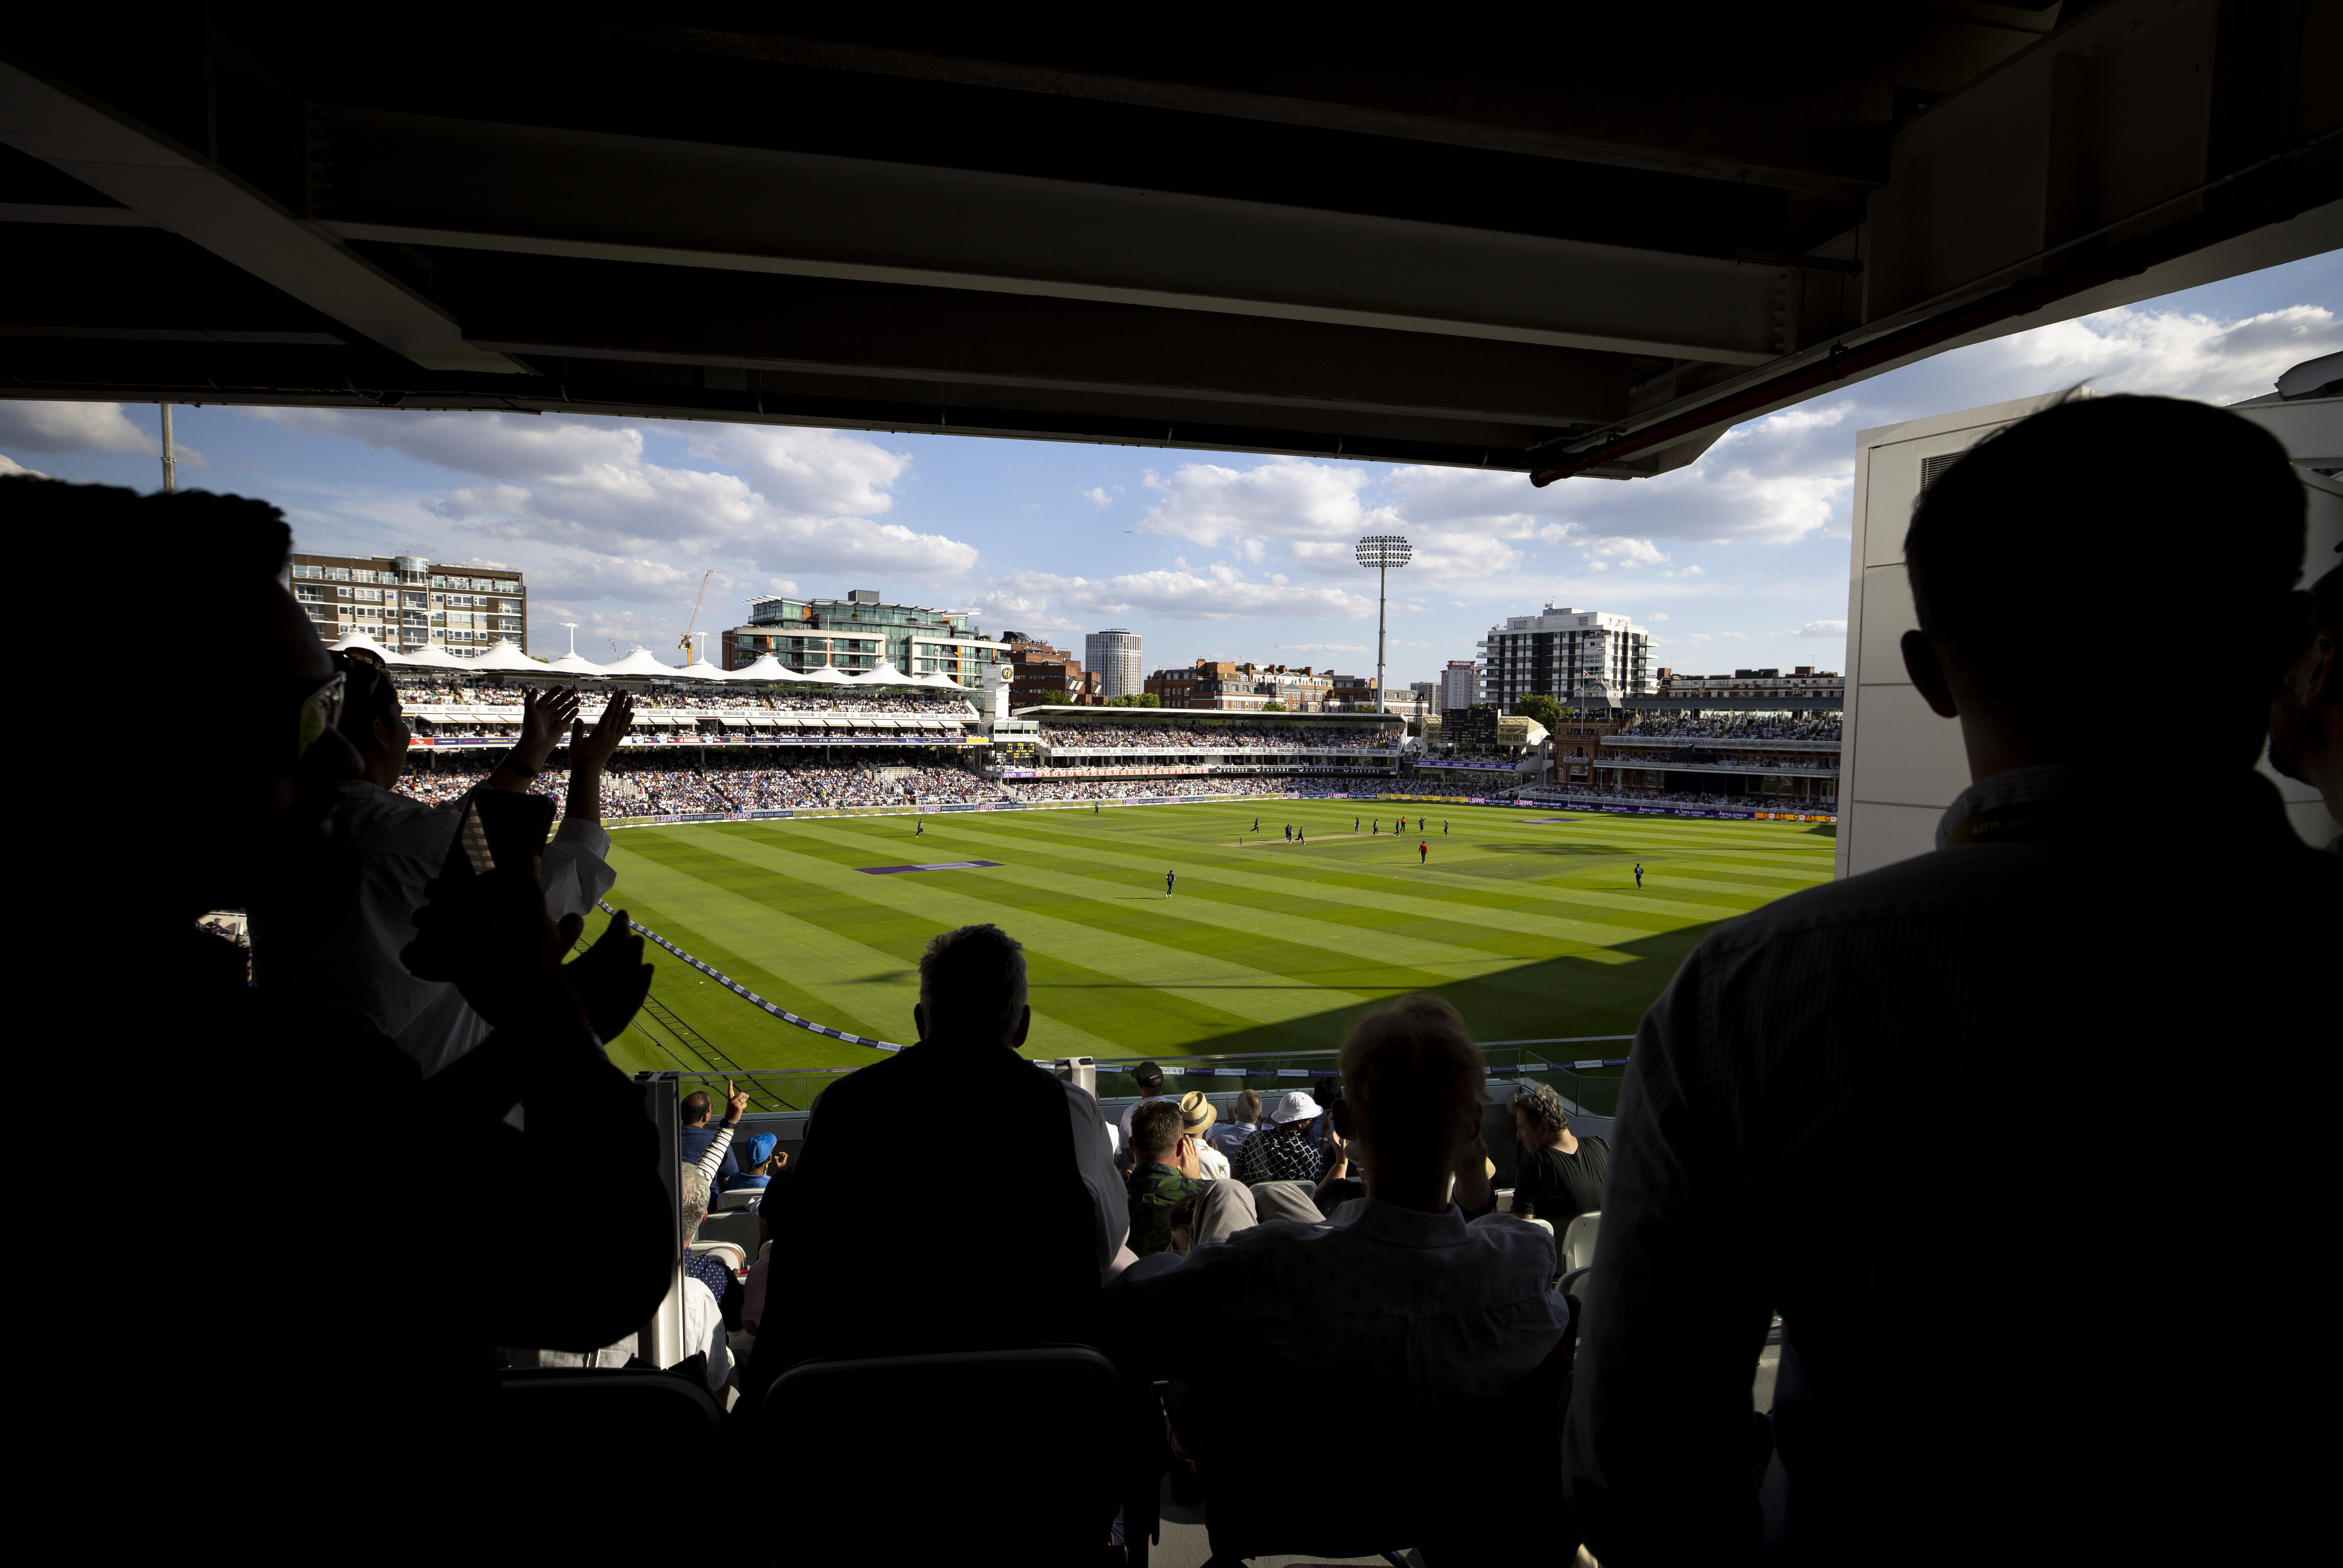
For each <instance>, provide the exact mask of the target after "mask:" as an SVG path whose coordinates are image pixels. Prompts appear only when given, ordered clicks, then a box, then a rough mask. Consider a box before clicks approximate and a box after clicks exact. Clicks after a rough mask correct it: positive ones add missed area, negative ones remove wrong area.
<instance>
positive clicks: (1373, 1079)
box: [1109, 995, 1572, 1561]
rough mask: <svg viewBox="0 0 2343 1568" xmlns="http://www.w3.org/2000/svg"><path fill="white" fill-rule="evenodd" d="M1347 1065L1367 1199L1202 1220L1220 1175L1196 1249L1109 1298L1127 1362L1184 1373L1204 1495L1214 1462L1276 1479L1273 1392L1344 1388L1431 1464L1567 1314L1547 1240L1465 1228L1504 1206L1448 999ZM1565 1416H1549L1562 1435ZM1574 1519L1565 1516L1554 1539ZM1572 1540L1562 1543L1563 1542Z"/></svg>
mask: <svg viewBox="0 0 2343 1568" xmlns="http://www.w3.org/2000/svg"><path fill="white" fill-rule="evenodd" d="M1485 1074H1486V1069H1485V1067H1484V1065H1483V1060H1482V1058H1481V1053H1480V1051H1479V1050H1478V1049H1477V1048H1475V1047H1474V1045H1473V1041H1472V1039H1471V1037H1470V1036H1469V1035H1468V1034H1467V1033H1466V1032H1465V1030H1464V1025H1463V1020H1462V1019H1460V1018H1458V1017H1457V1014H1456V1010H1455V1009H1453V1007H1451V1006H1449V1005H1448V1004H1447V1003H1446V1002H1445V1001H1443V1000H1440V999H1439V998H1437V997H1433V996H1421V995H1420V996H1412V997H1406V998H1403V999H1401V1000H1399V1001H1397V1002H1394V1003H1393V1004H1392V1005H1390V1006H1388V1007H1385V1008H1382V1009H1378V1010H1375V1011H1373V1012H1371V1013H1368V1014H1367V1015H1365V1016H1364V1017H1363V1018H1361V1019H1360V1020H1358V1021H1357V1022H1355V1023H1354V1024H1353V1026H1352V1028H1351V1030H1350V1034H1349V1036H1348V1038H1347V1039H1346V1040H1344V1042H1343V1045H1342V1081H1343V1085H1344V1091H1345V1092H1344V1102H1345V1103H1346V1104H1347V1105H1349V1107H1350V1108H1351V1115H1352V1117H1353V1119H1354V1121H1355V1122H1356V1123H1357V1127H1358V1131H1359V1141H1360V1143H1361V1146H1362V1147H1363V1150H1364V1151H1365V1159H1366V1161H1367V1163H1368V1171H1367V1177H1366V1185H1367V1193H1368V1195H1367V1196H1365V1197H1363V1198H1358V1199H1355V1200H1353V1201H1351V1202H1349V1203H1346V1204H1345V1205H1343V1206H1342V1209H1341V1210H1339V1211H1337V1212H1336V1213H1335V1214H1334V1216H1333V1217H1332V1219H1331V1220H1325V1221H1318V1222H1315V1223H1312V1222H1298V1223H1297V1222H1294V1221H1272V1222H1264V1223H1261V1224H1256V1225H1252V1226H1250V1227H1247V1228H1242V1229H1237V1230H1234V1231H1222V1230H1220V1229H1219V1228H1217V1227H1212V1228H1211V1229H1209V1230H1208V1229H1207V1227H1208V1220H1207V1216H1206V1213H1205V1211H1206V1209H1207V1208H1208V1207H1212V1206H1216V1205H1214V1203H1213V1200H1214V1197H1215V1196H1217V1195H1219V1194H1220V1193H1221V1191H1222V1189H1225V1188H1228V1187H1230V1186H1231V1185H1232V1184H1231V1183H1227V1182H1214V1183H1212V1186H1211V1187H1210V1188H1208V1189H1207V1190H1206V1194H1205V1195H1204V1196H1202V1197H1201V1198H1200V1200H1199V1204H1198V1211H1197V1223H1198V1227H1199V1238H1198V1240H1199V1244H1197V1245H1196V1246H1194V1247H1193V1248H1192V1250H1191V1251H1189V1253H1188V1255H1187V1257H1186V1258H1185V1259H1184V1260H1183V1261H1181V1262H1180V1263H1179V1264H1178V1265H1177V1266H1176V1267H1167V1268H1156V1269H1141V1270H1134V1271H1132V1272H1131V1275H1130V1277H1129V1278H1128V1280H1127V1281H1122V1282H1117V1284H1116V1285H1115V1286H1114V1288H1113V1289H1112V1290H1111V1292H1109V1297H1110V1303H1111V1316H1112V1320H1113V1322H1114V1324H1115V1329H1116V1343H1117V1344H1118V1346H1120V1347H1121V1353H1122V1355H1123V1356H1124V1357H1125V1359H1126V1361H1127V1362H1129V1363H1130V1364H1131V1367H1132V1370H1134V1371H1135V1372H1139V1373H1141V1374H1142V1375H1146V1376H1151V1377H1157V1378H1172V1379H1174V1380H1177V1381H1175V1382H1174V1383H1173V1388H1172V1402H1171V1407H1170V1408H1171V1414H1172V1428H1173V1431H1174V1432H1175V1433H1176V1434H1177V1437H1178V1441H1179V1443H1180V1446H1181V1449H1182V1451H1183V1452H1185V1454H1186V1455H1187V1456H1188V1457H1189V1458H1191V1459H1192V1460H1194V1461H1196V1462H1197V1463H1198V1465H1199V1467H1200V1469H1201V1470H1202V1473H1204V1475H1205V1478H1206V1485H1207V1491H1208V1495H1209V1493H1210V1488H1211V1484H1212V1474H1213V1465H1214V1463H1215V1456H1216V1455H1218V1456H1220V1461H1221V1462H1222V1463H1223V1464H1226V1465H1232V1466H1240V1467H1242V1469H1243V1470H1245V1471H1246V1472H1247V1474H1246V1475H1245V1476H1244V1477H1243V1479H1245V1480H1246V1481H1247V1482H1248V1483H1249V1484H1250V1485H1252V1486H1259V1485H1262V1484H1266V1483H1267V1479H1268V1478H1267V1476H1266V1475H1264V1474H1262V1473H1253V1471H1254V1466H1255V1464H1256V1463H1257V1462H1258V1461H1259V1460H1261V1459H1262V1458H1263V1457H1264V1456H1266V1455H1268V1454H1270V1453H1274V1454H1276V1455H1277V1456H1278V1457H1280V1458H1286V1457H1290V1456H1291V1454H1292V1448H1291V1444H1292V1442H1293V1441H1295V1440H1294V1438H1293V1437H1292V1433H1291V1432H1286V1431H1284V1430H1283V1428H1282V1426H1281V1425H1280V1423H1278V1422H1274V1421H1272V1420H1267V1419H1266V1418H1267V1417H1268V1416H1270V1415H1271V1414H1272V1413H1273V1412H1271V1411H1265V1410H1263V1409H1262V1408H1261V1407H1260V1404H1259V1393H1260V1391H1261V1389H1262V1387H1264V1386H1266V1387H1271V1388H1275V1389H1280V1390H1284V1391H1288V1392H1292V1391H1299V1390H1304V1389H1325V1390H1332V1389H1340V1390H1341V1391H1342V1399H1343V1401H1344V1402H1345V1403H1346V1404H1351V1405H1353V1406H1354V1407H1355V1408H1358V1409H1362V1410H1373V1411H1374V1412H1377V1413H1378V1415H1379V1417H1380V1418H1381V1420H1382V1421H1383V1424H1384V1426H1385V1428H1386V1440H1387V1442H1388V1443H1390V1444H1396V1445H1400V1446H1401V1447H1402V1448H1403V1449H1405V1448H1409V1447H1413V1448H1417V1449H1419V1450H1420V1451H1421V1452H1423V1454H1424V1455H1425V1456H1427V1457H1429V1456H1432V1455H1435V1454H1438V1453H1440V1452H1443V1451H1445V1450H1451V1449H1453V1446H1454V1445H1456V1444H1457V1443H1459V1442H1464V1443H1465V1445H1466V1447H1467V1448H1468V1449H1469V1448H1470V1447H1471V1441H1470V1439H1469V1438H1468V1437H1465V1436H1463V1434H1461V1433H1460V1432H1459V1431H1458V1430H1457V1429H1456V1428H1455V1426H1454V1425H1453V1420H1454V1418H1456V1417H1457V1416H1459V1415H1461V1414H1463V1412H1467V1411H1469V1410H1471V1409H1473V1407H1475V1406H1478V1405H1482V1404H1484V1403H1485V1402H1490V1401H1494V1400H1497V1399H1499V1398H1502V1397H1503V1395H1505V1394H1506V1393H1507V1392H1510V1391H1512V1390H1513V1388H1515V1387H1516V1386H1517V1385H1518V1384H1520V1383H1522V1382H1523V1380H1525V1379H1527V1378H1528V1377H1530V1375H1531V1374H1532V1373H1533V1372H1535V1371H1536V1370H1537V1369H1538V1368H1539V1367H1540V1365H1541V1363H1543V1362H1544V1361H1545V1359H1546V1357H1547V1356H1548V1355H1549V1353H1551V1352H1553V1351H1554V1347H1555V1346H1556V1345H1557V1343H1559V1342H1560V1341H1561V1338H1562V1335H1563V1332H1564V1327H1565V1325H1566V1318H1567V1312H1566V1309H1565V1306H1564V1302H1563V1300H1562V1298H1561V1297H1559V1296H1557V1295H1555V1294H1554V1292H1553V1290H1552V1289H1551V1287H1550V1282H1551V1280H1552V1278H1553V1271H1554V1239H1553V1238H1552V1237H1550V1236H1548V1235H1547V1234H1546V1233H1545V1232H1544V1231H1542V1230H1540V1229H1538V1228H1537V1227H1535V1226H1534V1225H1531V1224H1529V1223H1527V1222H1526V1221H1516V1220H1514V1219H1513V1217H1512V1216H1511V1215H1502V1214H1501V1215H1495V1216H1493V1217H1492V1218H1491V1219H1489V1220H1486V1221H1481V1222H1479V1223H1473V1224H1468V1223H1467V1222H1466V1219H1465V1213H1466V1211H1468V1210H1474V1209H1482V1208H1485V1207H1487V1206H1488V1204H1489V1203H1490V1202H1491V1201H1493V1199H1492V1194H1491V1192H1490V1191H1489V1187H1488V1178H1487V1174H1486V1172H1487V1151H1486V1150H1485V1148H1483V1144H1482V1141H1481V1133H1480V1127H1481V1088H1482V1083H1483V1080H1484V1078H1485ZM1452 1189H1453V1194H1452ZM1256 1191H1258V1190H1256ZM1295 1191H1297V1192H1298V1191H1300V1190H1299V1189H1296V1190H1295ZM1231 1195H1232V1196H1233V1194H1231ZM1305 1201H1306V1200H1305ZM1312 1218H1313V1219H1314V1216H1312ZM1205 1234H1225V1236H1226V1239H1225V1240H1221V1241H1205V1240H1204V1239H1203V1237H1204V1235H1205ZM1553 1422H1554V1416H1553V1414H1552V1412H1551V1411H1550V1410H1549V1411H1548V1412H1547V1413H1546V1414H1545V1415H1544V1429H1545V1432H1546V1433H1547V1441H1548V1442H1551V1441H1552V1438H1551V1433H1552V1431H1553ZM1390 1452H1391V1450H1389V1449H1388V1448H1386V1449H1385V1451H1384V1452H1383V1454H1381V1455H1379V1456H1378V1468H1380V1466H1381V1464H1382V1463H1383V1462H1387V1460H1388V1457H1389V1453H1390ZM1549 1462H1550V1460H1549ZM1343 1468H1345V1469H1346V1470H1351V1469H1356V1468H1357V1467H1352V1466H1345V1467H1343ZM1439 1468H1440V1467H1439V1465H1438V1463H1437V1462H1435V1463H1434V1464H1433V1465H1432V1466H1429V1467H1427V1468H1426V1470H1425V1472H1424V1474H1425V1478H1426V1479H1427V1480H1428V1479H1429V1478H1430V1477H1431V1476H1432V1475H1433V1474H1435V1473H1437V1472H1438V1470H1439ZM1332 1484H1333V1485H1335V1486H1337V1487H1338V1488H1339V1486H1340V1484H1341V1483H1339V1482H1335V1483H1332ZM1455 1502H1456V1506H1457V1510H1458V1515H1459V1518H1460V1519H1462V1518H1463V1516H1465V1515H1466V1514H1469V1513H1471V1511H1472V1510H1473V1507H1474V1506H1475V1504H1474V1502H1473V1499H1472V1498H1471V1497H1470V1496H1468V1495H1464V1494H1461V1493H1460V1494H1459V1495H1458V1496H1457V1498H1456V1499H1455ZM1212 1506H1215V1507H1217V1506H1218V1504H1217V1503H1215V1504H1213V1505H1212ZM1565 1528H1566V1527H1565V1526H1564V1525H1562V1524H1558V1523H1557V1524H1554V1526H1553V1536H1554V1539H1558V1540H1559V1539H1560V1538H1561V1536H1562V1534H1563V1533H1564V1530H1565ZM1391 1544H1392V1545H1393V1546H1394V1547H1396V1546H1399V1545H1402V1544H1423V1543H1414V1542H1411V1543H1400V1542H1397V1541H1394V1542H1393V1543H1391ZM1571 1544H1572V1543H1571V1542H1569V1541H1567V1540H1561V1550H1562V1553H1565V1554H1566V1553H1567V1552H1568V1550H1569V1547H1570V1545H1571ZM1427 1555H1428V1556H1429V1555H1430V1554H1429V1553H1427ZM1433 1560H1434V1561H1437V1560H1438V1559H1437V1558H1433ZM1476 1560H1477V1559H1476Z"/></svg>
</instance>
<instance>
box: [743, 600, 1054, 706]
mask: <svg viewBox="0 0 2343 1568" xmlns="http://www.w3.org/2000/svg"><path fill="white" fill-rule="evenodd" d="M721 644H722V648H723V660H722V662H723V667H724V668H726V669H744V668H748V667H749V665H751V664H754V663H755V662H756V661H757V660H758V659H759V658H763V657H764V656H765V655H766V654H771V655H772V656H773V657H774V658H775V659H777V660H779V663H780V665H781V667H782V668H785V669H794V670H807V669H820V668H823V667H825V666H827V667H829V668H832V669H836V670H839V671H840V672H842V673H844V674H848V675H851V674H854V673H855V672H857V671H859V670H865V669H876V668H878V667H879V666H880V664H882V663H883V664H890V665H892V666H894V667H895V668H897V669H899V670H900V671H902V672H903V673H904V674H906V675H937V674H940V675H946V676H950V678H952V679H954V680H956V681H958V682H960V685H962V686H964V687H967V688H968V689H970V690H971V691H978V690H989V689H990V685H989V681H990V675H991V672H992V667H993V666H994V665H996V664H999V663H1001V662H1004V661H1005V660H1006V659H1007V658H1008V657H1009V650H1008V648H1007V646H1006V645H1005V644H1002V643H1001V642H999V641H997V640H995V639H994V638H989V637H986V636H984V635H983V634H982V633H981V632H980V631H978V630H977V629H976V626H975V621H974V618H973V616H971V614H970V612H969V611H967V610H964V609H931V608H928V607H927V606H925V605H909V604H889V603H886V602H885V600H884V599H883V598H882V597H881V596H880V592H879V590H878V589H876V588H855V589H853V590H852V591H850V593H848V595H847V596H846V597H845V598H789V597H787V596H785V595H782V594H761V595H759V596H758V597H757V598H752V599H750V600H749V624H748V625H746V626H736V627H734V628H731V629H730V630H729V631H727V632H725V633H724V634H723V638H722V639H721Z"/></svg>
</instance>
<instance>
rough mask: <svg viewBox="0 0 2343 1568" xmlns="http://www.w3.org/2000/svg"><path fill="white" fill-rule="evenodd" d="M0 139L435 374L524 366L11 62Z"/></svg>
mask: <svg viewBox="0 0 2343 1568" xmlns="http://www.w3.org/2000/svg"><path fill="white" fill-rule="evenodd" d="M0 141H5V142H6V143H7V144H8V145H9V146H14V147H15V148H16V149H17V150H18V151H20V152H24V153H27V154H30V155H31V156H34V157H36V158H39V159H42V160H43V161H45V162H46V163H48V164H50V165H51V166H54V167H55V168H56V169H58V170H59V171H61V172H63V173H65V174H67V175H70V176H73V177H74V178H75V179H77V180H79V181H81V182H82V183H83V184H84V185H86V186H89V187H91V188H92V189H94V190H96V191H100V192H102V193H104V194H105V195H106V196H111V197H113V198H114V199H115V200H116V201H117V202H120V203H121V204H122V206H124V207H126V208H127V209H129V210H130V211H131V212H133V213H135V214H136V215H137V216H139V217H142V218H145V219H146V220H147V222H149V223H151V224H153V225H154V226H157V227H160V228H165V229H168V230H170V231H171V232H172V233H174V234H177V235H181V236H185V237H186V238H187V239H189V240H192V241H193V242H195V243H196V245H199V246H203V247H204V248H205V249H206V250H208V251H210V252H211V253H212V254H213V255H215V256H219V257H220V258H221V259H222V260H225V261H226V262H228V263H230V264H231V265H233V266H236V267H237V268H239V269H240V270H242V271H244V272H246V273H247V274H249V275H250V276H253V277H256V278H259V279H262V280H264V281H265V282H266V283H268V284H270V285H273V286H276V287H277V288H279V289H282V290H283V291H284V292H285V293H287V294H288V295H291V296H292V297H295V298H297V299H299V300H302V301H304V302H305V303H307V304H308V305H311V306H313V307H316V308H317V310H319V311H321V312H323V313H324V314H326V315H327V316H329V317H333V318H334V319H335V320H336V321H338V322H341V323H343V324H344V325H346V326H347V327H350V328H351V329H352V330H353V331H355V332H357V333H359V334H362V335H363V336H365V337H368V338H371V339H372V340H373V341H375V342H377V343H379V344H381V345H383V346H384V347H387V348H389V349H391V350H392V351H394V352H396V353H398V354H401V355H404V356H405V357H407V358H409V359H412V360H413V361H414V362H415V363H416V364H417V365H420V366H423V367H426V368H427V369H433V370H461V371H470V372H475V373H478V372H498V371H502V372H516V371H518V370H519V369H520V367H518V366H517V365H514V364H513V363H512V362H511V361H510V360H509V359H507V358H506V357H504V356H502V355H499V354H491V353H488V352H487V351H485V350H482V349H478V348H475V347H472V346H471V345H470V344H468V343H466V342H465V341H464V337H463V332H462V329H461V328H460V327H458V326H457V324H456V322H455V320H454V319H453V318H452V317H449V316H448V315H447V313H446V312H444V311H442V310H440V309H439V308H438V307H436V306H434V305H432V304H431V302H430V301H428V300H427V299H425V298H423V297H420V296H419V295H417V294H416V293H414V292H413V291H412V290H410V289H408V288H407V287H406V286H403V285H401V284H399V283H397V282H396V281H395V280H393V279H392V278H390V277H388V276H385V275H383V274H382V273H380V272H378V271H377V270H376V269H375V268H374V267H372V266H369V265H367V263H365V262H363V261H361V260H359V259H358V258H357V256H353V255H351V253H350V251H349V249H348V247H347V246H342V245H338V244H336V243H335V242H334V241H333V240H331V239H330V238H328V237H327V236H324V235H322V234H320V233H318V232H317V230H315V229H314V228H312V227H310V226H307V225H304V224H302V223H300V222H298V221H297V220H296V219H295V218H294V217H293V216H291V215H290V214H288V213H287V212H286V211H285V210H284V209H283V208H282V207H280V206H277V204H276V203H274V202H272V201H270V200H269V199H268V198H267V197H266V196H262V195H260V194H259V193H258V192H257V191H255V190H253V189H252V188H251V187H249V186H246V185H245V184H244V183H243V182H242V181H240V180H238V179H236V177H235V176H232V175H230V174H229V173H227V172H226V170H224V169H222V168H220V167H219V166H216V164H214V163H212V162H211V161H210V160H209V159H207V158H205V157H203V156H200V155H198V154H196V153H194V152H192V151H190V150H188V149H187V148H185V147H182V146H176V145H174V144H172V143H171V142H169V141H167V140H166V139H165V138H163V137H161V136H156V135H155V134H154V133H153V132H151V131H148V130H146V129H145V128H144V127H142V126H137V125H135V124H133V123H131V122H130V121H128V120H126V119H124V118H123V117H121V116H118V115H116V114H114V113H112V112H110V111H109V110H107V109H106V107H104V106H101V105H99V104H97V103H96V102H93V101H92V100H90V99H88V98H86V97H84V96H83V95H80V94H78V93H76V92H75V91H73V90H72V89H70V88H67V87H65V86H63V85H58V84H56V83H54V82H51V81H49V80H47V79H45V77H42V76H40V75H35V73H34V72H32V71H31V70H28V69H26V68H25V67H23V66H20V65H15V64H11V63H8V62H5V61H0ZM93 210H104V209H93ZM49 221H52V222H54V221H55V218H54V217H52V218H51V219H50V220H49Z"/></svg>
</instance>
